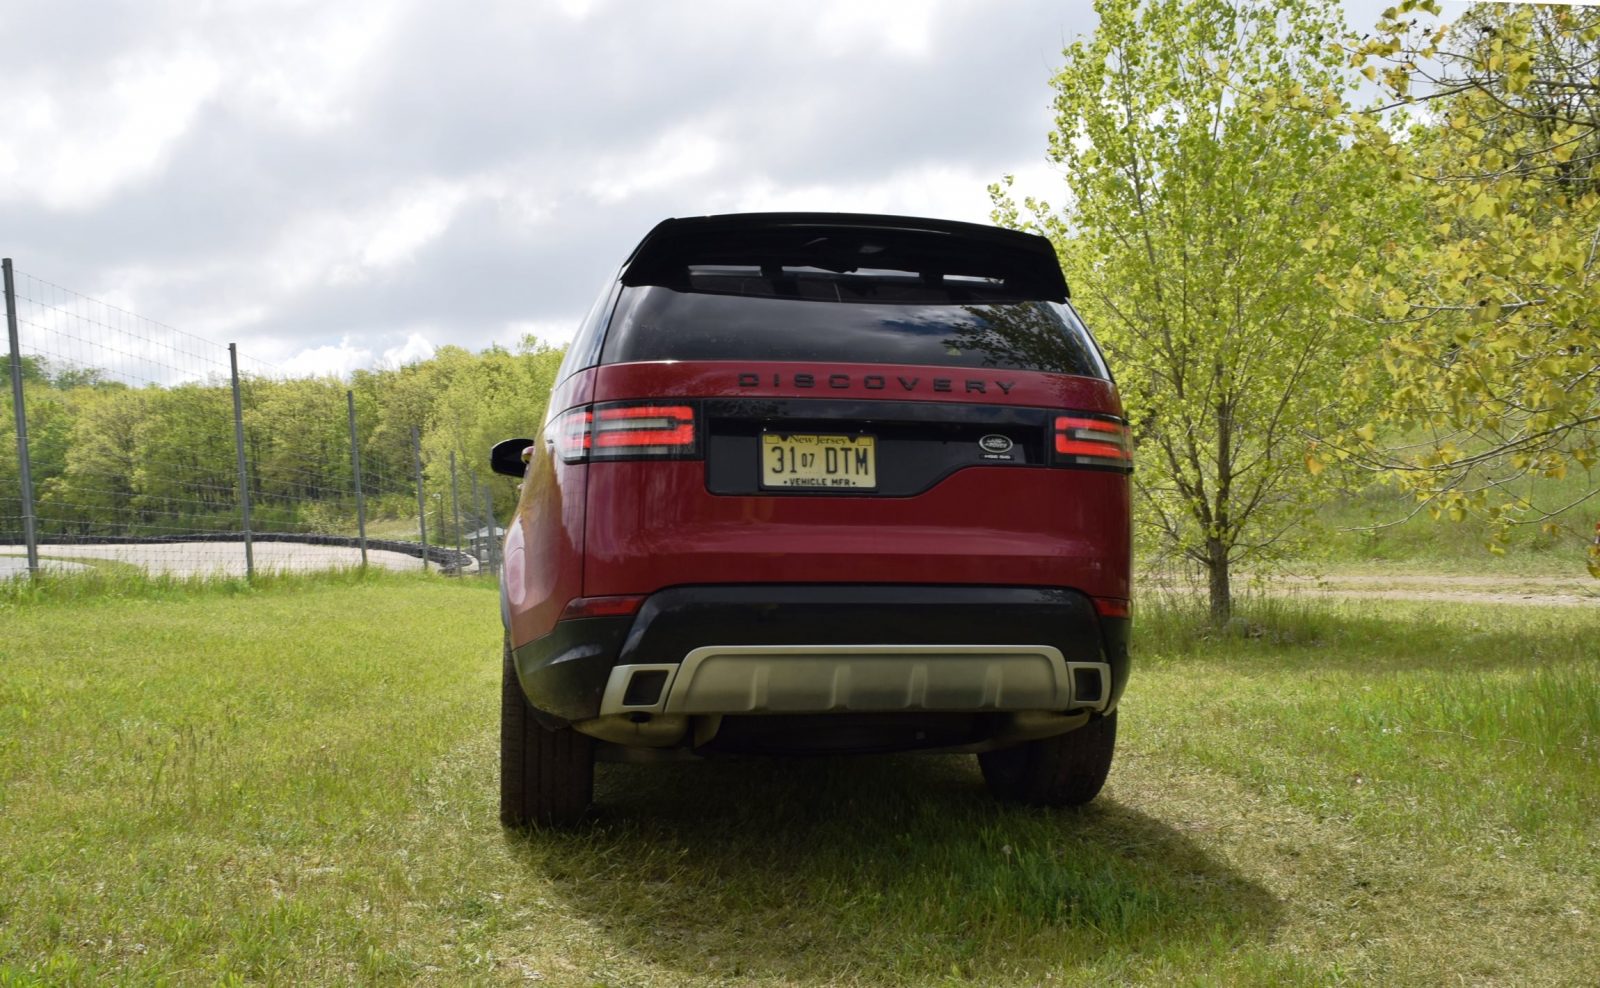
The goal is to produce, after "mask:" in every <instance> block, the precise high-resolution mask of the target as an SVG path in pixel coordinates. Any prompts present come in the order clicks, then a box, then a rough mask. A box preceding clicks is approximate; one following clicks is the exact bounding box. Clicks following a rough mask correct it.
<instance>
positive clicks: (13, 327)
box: [0, 257, 39, 579]
mask: <svg viewBox="0 0 1600 988" xmlns="http://www.w3.org/2000/svg"><path fill="white" fill-rule="evenodd" d="M0 263H3V266H4V268H5V282H6V336H7V337H8V340H9V342H10V344H11V411H12V413H13V414H14V415H15V417H16V422H17V479H18V481H19V483H20V484H21V487H22V491H21V493H22V540H23V541H24V542H26V543H27V545H28V577H29V579H35V578H37V577H38V576H39V533H38V532H37V531H36V530H35V520H34V516H33V471H32V469H31V467H30V465H29V463H28V414H27V409H26V408H25V407H24V404H23V401H22V343H21V340H20V339H19V337H18V335H17V283H16V280H15V278H14V276H13V275H12V273H11V258H9V257H8V258H5V259H4V261H3V262H0Z"/></svg>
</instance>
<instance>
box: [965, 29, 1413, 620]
mask: <svg viewBox="0 0 1600 988" xmlns="http://www.w3.org/2000/svg"><path fill="white" fill-rule="evenodd" d="M1095 9H1096V11H1097V12H1098V14H1099V18H1100V23H1099V27H1098V29H1097V30H1096V32H1095V34H1094V36H1093V37H1092V38H1091V39H1089V40H1088V41H1079V42H1077V43H1074V44H1073V45H1071V46H1070V47H1069V48H1067V49H1066V51H1065V53H1064V54H1065V57H1066V64H1065V66H1064V67H1063V68H1062V69H1061V71H1060V72H1059V73H1058V74H1057V75H1056V77H1055V79H1054V86H1055V91H1056V96H1055V108H1056V129H1055V131H1054V132H1053V133H1051V135H1050V137H1049V152H1048V153H1049V157H1050V159H1051V160H1052V161H1053V162H1055V163H1056V164H1057V165H1059V166H1060V167H1061V169H1062V171H1063V172H1064V174H1065V178H1066V184H1067V189H1068V193H1069V200H1068V204H1067V205H1066V207H1065V208H1064V209H1062V210H1060V211H1059V212H1055V211H1052V210H1051V208H1050V207H1049V206H1048V204H1046V203H1043V202H1039V201H1035V200H1032V199H1026V200H1024V202H1023V204H1022V208H1021V209H1019V208H1018V206H1017V205H1016V203H1015V202H1014V201H1013V200H1012V199H1011V198H1010V193H1009V184H1010V180H1009V179H1007V180H1006V181H1005V182H1003V183H1001V184H1000V185H997V186H994V187H992V188H991V190H990V191H991V194H992V196H993V197H994V199H995V204H996V210H995V218H996V220H997V221H998V222H1001V223H1003V224H1008V225H1013V226H1025V227H1031V228H1033V229H1037V230H1039V231H1040V232H1043V233H1045V234H1046V235H1048V236H1050V237H1051V238H1052V239H1053V240H1054V241H1055V243H1056V246H1057V249H1058V251H1059V253H1060V255H1061V259H1062V264H1063V267H1064V268H1065V270H1066V272H1067V274H1068V279H1069V283H1070V284H1071V285H1072V286H1073V289H1074V292H1075V295H1074V300H1075V301H1076V302H1077V304H1078V305H1079V307H1080V308H1081V309H1082V310H1083V313H1084V315H1085V317H1086V319H1087V321H1088V322H1089V324H1090V326H1091V327H1092V328H1093V329H1094V331H1095V333H1096V335H1097V336H1098V338H1099V339H1100V341H1101V343H1102V345H1103V346H1104V347H1105V349H1106V350H1107V353H1108V356H1109V358H1110V360H1111V363H1112V366H1113V368H1114V370H1115V372H1116V373H1117V375H1118V381H1119V384H1120V386H1121V388H1122V392H1123V398H1124V401H1125V403H1126V405H1127V410H1128V416H1129V419H1130V422H1131V424H1132V427H1133V432H1134V438H1135V442H1136V444H1137V445H1136V461H1137V464H1138V468H1137V471H1136V473H1135V474H1134V483H1135V488H1136V492H1137V504H1138V509H1139V513H1140V520H1141V526H1140V528H1141V533H1142V537H1147V538H1153V539H1154V540H1155V541H1156V543H1157V544H1158V545H1159V547H1160V548H1161V549H1162V550H1163V551H1164V552H1166V553H1168V554H1175V555H1179V556H1182V557H1186V558H1188V559H1190V560H1193V561H1194V562H1196V563H1198V564H1200V565H1201V566H1202V567H1204V569H1205V571H1206V573H1207V576H1208V579H1209V589H1210V605H1211V613H1212V616H1213V618H1214V619H1215V620H1218V621H1221V620H1225V619H1226V618H1227V617H1228V616H1229V614H1230V612H1231V609H1232V572H1233V569H1234V567H1235V566H1236V565H1238V564H1239V563H1242V562H1251V563H1261V564H1265V563H1269V562H1270V561H1271V560H1272V559H1274V558H1275V557H1276V556H1277V555H1278V554H1280V553H1282V552H1283V551H1284V550H1285V548H1286V537H1287V536H1289V535H1290V533H1292V532H1294V531H1295V529H1296V526H1297V524H1298V523H1299V522H1300V521H1301V520H1302V519H1303V518H1304V516H1305V514H1306V512H1307V510H1308V508H1309V506H1310V505H1311V504H1313V503H1314V499H1315V496H1316V494H1317V493H1318V491H1319V490H1320V489H1321V488H1322V487H1323V486H1324V485H1325V484H1326V483H1327V477H1326V476H1319V474H1320V466H1321V463H1320V461H1318V460H1315V459H1313V460H1311V461H1310V463H1311V465H1312V467H1313V468H1314V469H1315V470H1316V472H1311V471H1308V470H1307V462H1308V461H1307V451H1308V449H1307V439H1306V437H1305V430H1306V429H1307V427H1308V426H1310V425H1311V424H1312V423H1313V422H1314V421H1317V420H1321V421H1343V420H1344V419H1346V418H1347V417H1349V416H1350V415H1352V414H1355V413H1356V411H1357V410H1358V409H1359V406H1360V404H1361V402H1362V398H1361V396H1360V395H1356V394H1350V393H1345V392H1341V390H1340V388H1339V384H1340V376H1341V373H1342V370H1343V367H1344V365H1345V364H1346V363H1347V362H1348V361H1349V360H1351V359H1352V358H1353V357H1354V356H1355V355H1357V354H1360V353H1362V352H1363V351H1364V350H1365V349H1366V348H1368V347H1369V346H1370V345H1371V344H1372V342H1373V339H1372V337H1371V336H1370V335H1367V334H1364V333H1363V332H1362V331H1361V327H1360V326H1359V325H1357V326H1356V327H1351V326H1349V325H1346V324H1345V323H1347V322H1348V320H1343V321H1342V320H1339V319H1336V318H1333V316H1332V312H1331V305H1330V301H1329V298H1328V295H1327V293H1326V292H1325V291H1324V290H1322V289H1320V288H1319V287H1317V285H1316V283H1315V277H1316V275H1317V274H1318V273H1319V272H1322V271H1324V270H1327V269H1329V268H1330V267H1333V268H1337V269H1340V270H1342V269H1345V268H1348V267H1349V266H1350V265H1351V264H1352V263H1353V261H1354V259H1355V258H1356V257H1357V256H1359V254H1360V253H1361V251H1362V250H1363V249H1367V248H1368V246H1369V244H1370V243H1371V241H1372V239H1373V237H1374V236H1375V235H1376V233H1375V230H1376V227H1377V225H1378V222H1379V219H1380V215H1379V214H1380V213H1382V212H1385V211H1394V210H1400V211H1402V212H1403V204H1400V203H1393V202H1386V201H1385V196H1384V194H1383V183H1382V173H1381V171H1380V170H1379V169H1378V168H1376V167H1375V166H1374V165H1373V164H1372V162H1371V161H1370V159H1368V158H1366V157H1363V156H1356V155H1351V154H1348V153H1346V152H1345V151H1344V150H1343V149H1342V147H1341V143H1340V137H1341V134H1342V133H1343V130H1342V127H1341V119H1342V116H1343V114H1344V113H1345V112H1346V111H1347V110H1348V109H1349V107H1348V104H1347V102H1346V100H1347V98H1348V96H1349V94H1350V93H1351V92H1352V91H1353V90H1354V88H1355V84H1356V82H1357V81H1358V80H1356V79H1355V76H1354V73H1353V71H1352V70H1351V69H1349V68H1348V66H1347V65H1345V64H1344V60H1343V57H1342V55H1341V54H1340V53H1339V52H1338V50H1337V49H1335V48H1331V47H1330V44H1329V43H1330V42H1331V41H1332V40H1333V39H1335V38H1337V37H1338V36H1339V32H1340V21H1339V14H1338V9H1337V5H1336V4H1335V3H1333V2H1331V0H1317V2H1309V3H1308V2H1304V0H1249V2H1228V0H1148V2H1142V3H1141V2H1138V0H1099V2H1097V3H1096V5H1095ZM1025 215H1026V218H1025Z"/></svg>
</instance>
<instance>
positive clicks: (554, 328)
mask: <svg viewBox="0 0 1600 988" xmlns="http://www.w3.org/2000/svg"><path fill="white" fill-rule="evenodd" d="M582 319H583V314H582V313H574V314H573V315H572V317H571V318H569V319H529V320H519V321H516V322H509V323H506V326H505V329H503V330H502V331H501V332H499V333H497V334H495V339H496V342H498V343H500V344H502V345H503V346H507V347H515V346H516V345H517V344H519V343H521V342H522V340H523V338H524V337H528V336H532V337H533V338H535V339H537V340H540V341H541V342H544V343H548V344H550V345H551V346H566V345H567V344H568V343H571V342H572V337H573V334H575V333H576V332H577V331H578V323H579V322H580V321H581V320H582Z"/></svg>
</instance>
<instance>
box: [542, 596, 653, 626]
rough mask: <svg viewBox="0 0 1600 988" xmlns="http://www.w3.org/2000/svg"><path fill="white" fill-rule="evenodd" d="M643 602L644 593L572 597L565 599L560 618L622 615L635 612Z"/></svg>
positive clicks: (567, 619)
mask: <svg viewBox="0 0 1600 988" xmlns="http://www.w3.org/2000/svg"><path fill="white" fill-rule="evenodd" d="M643 603H644V595H643V594H640V595H638V596H627V597H574V598H572V599H571V600H569V601H567V606H566V608H565V609H564V610H563V611H562V612H561V620H563V621H570V620H571V619H573V618H592V617H623V616H625V615H628V614H636V613H638V611H639V606H640V605H641V604H643Z"/></svg>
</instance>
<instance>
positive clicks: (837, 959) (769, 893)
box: [508, 756, 1280, 983]
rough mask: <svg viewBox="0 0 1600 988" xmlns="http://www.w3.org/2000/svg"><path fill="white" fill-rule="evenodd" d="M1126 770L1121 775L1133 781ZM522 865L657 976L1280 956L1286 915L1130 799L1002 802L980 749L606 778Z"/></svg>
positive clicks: (866, 973)
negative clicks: (573, 820)
mask: <svg viewBox="0 0 1600 988" xmlns="http://www.w3.org/2000/svg"><path fill="white" fill-rule="evenodd" d="M1114 780H1115V772H1113V781H1114ZM597 797H598V804H597V808H596V810H595V812H594V815H593V819H592V821H591V822H590V823H588V824H586V825H585V826H583V827H580V828H578V829H576V830H574V831H570V832H565V833H550V832H536V833H533V834H530V835H522V834H514V833H513V834H508V840H509V841H510V843H511V846H512V850H513V855H514V857H515V859H516V860H517V861H518V862H519V863H520V864H521V865H523V866H524V867H525V868H526V869H527V870H528V871H529V873H530V877H532V878H536V879H540V878H542V879H545V880H547V881H549V882H550V883H551V884H552V885H553V886H554V888H555V891H556V894H558V895H560V896H562V897H564V898H565V899H566V900H567V901H568V902H569V903H570V904H571V906H572V907H573V908H574V909H575V910H576V911H577V912H578V913H579V914H581V915H583V916H585V917H586V918H587V919H588V920H589V921H590V923H591V924H592V927H593V928H594V929H596V930H597V931H598V933H599V934H600V935H601V936H603V937H605V938H606V939H607V940H609V941H610V945H611V946H612V947H614V948H615V950H616V951H617V952H623V953H626V954H629V955H632V956H633V957H635V958H637V959H638V960H639V961H641V962H643V963H644V964H646V965H650V966H657V965H659V966H661V967H664V968H668V969H671V970H674V971H678V972H682V973H684V974H690V975H696V976H720V977H729V976H731V977H734V978H740V977H744V978H752V977H774V978H779V979H787V978H806V979H817V978H821V979H837V980H852V981H854V980H859V981H863V982H867V983H887V982H896V983H920V982H925V981H927V980H930V979H933V978H939V977H943V976H948V975H951V974H959V975H960V976H962V977H975V978H980V979H986V978H992V977H1019V978H1022V979H1024V980H1032V979H1036V978H1038V977H1039V976H1040V974H1041V973H1042V972H1044V971H1046V970H1050V969H1054V968H1060V967H1061V966H1063V965H1066V966H1078V965H1084V964H1095V963H1097V962H1101V961H1107V962H1110V966H1111V967H1115V966H1116V960H1117V958H1119V957H1131V956H1132V955H1134V954H1141V955H1146V956H1147V957H1148V956H1149V955H1160V954H1163V953H1166V952H1168V951H1170V950H1174V949H1176V950H1178V951H1179V952H1182V951H1183V950H1185V949H1188V948H1194V949H1198V950H1202V951H1228V950H1232V949H1234V948H1236V947H1239V946H1241V945H1244V944H1247V943H1260V942H1262V941H1264V940H1265V939H1266V938H1267V937H1268V936H1269V935H1270V933H1271V931H1272V929H1273V928H1274V927H1275V926H1276V925H1277V923H1278V917H1279V914H1280V906H1279V903H1278V902H1277V901H1276V900H1275V899H1274V898H1273V896H1272V895H1271V894H1270V893H1269V892H1268V891H1267V890H1266V889H1264V888H1263V887H1261V886H1260V885H1258V884H1256V883H1254V882H1252V881H1250V880H1248V879H1246V878H1245V877H1243V876H1242V875H1241V874H1239V873H1238V872H1236V871H1234V870H1233V869H1231V868H1229V867H1228V866H1227V865H1226V864H1224V863H1223V862H1221V861H1219V860H1217V859H1216V858H1214V857H1212V856H1210V855H1209V854H1207V853H1206V852H1205V851H1204V850H1202V849H1201V848H1200V847H1199V846H1197V845H1196V844H1195V843H1194V842H1193V841H1191V840H1189V839H1188V838H1186V837H1185V836H1183V835H1182V834H1181V833H1179V832H1178V831H1176V830H1174V829H1173V828H1172V827H1170V826H1168V825H1167V824H1166V823H1163V822H1162V821H1160V820H1157V819H1155V818H1153V817H1151V816H1149V815H1147V814H1145V813H1141V812H1139V811H1137V810H1134V809H1131V808H1129V807H1127V806H1125V805H1122V804H1121V803H1119V802H1117V800H1116V798H1115V794H1114V792H1113V791H1108V792H1107V793H1106V794H1103V795H1102V796H1101V797H1100V799H1099V800H1097V801H1096V802H1094V803H1093V804H1091V805H1090V806H1088V807H1086V808H1083V809H1079V810H1040V809H1030V808H1019V807H1008V806H1000V805H997V804H996V803H994V802H993V800H991V799H990V797H989V795H988V793H987V792H986V791H985V790H984V788H983V784H982V782H981V779H980V778H979V776H978V773H977V770H976V765H975V763H974V759H972V758H971V757H970V756H966V757H959V756H941V757H927V756H923V757H917V756H903V757H884V758H855V759H750V760H740V761H727V762H705V763H698V764H672V765H659V766H628V765H617V766H603V767H602V769H601V773H600V777H599V786H598V793H597Z"/></svg>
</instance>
